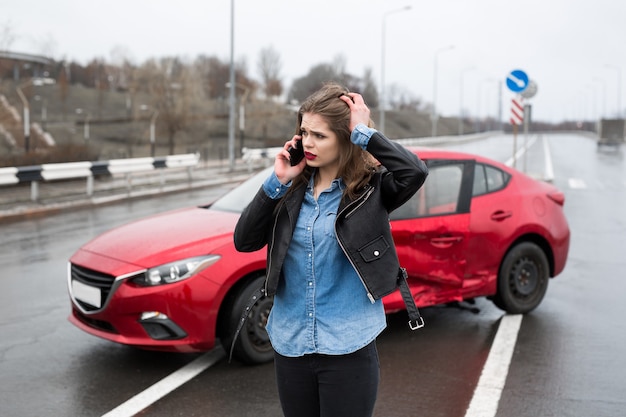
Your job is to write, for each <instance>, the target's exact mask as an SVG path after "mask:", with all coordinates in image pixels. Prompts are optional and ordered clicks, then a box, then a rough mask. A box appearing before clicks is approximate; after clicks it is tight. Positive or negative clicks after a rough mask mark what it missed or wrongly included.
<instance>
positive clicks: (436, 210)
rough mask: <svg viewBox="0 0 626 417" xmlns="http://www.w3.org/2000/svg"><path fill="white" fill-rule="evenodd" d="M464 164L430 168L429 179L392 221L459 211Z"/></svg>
mask: <svg viewBox="0 0 626 417" xmlns="http://www.w3.org/2000/svg"><path fill="white" fill-rule="evenodd" d="M463 168H464V164H463V163H462V162H460V163H452V164H446V165H435V166H429V167H428V171H429V172H428V178H426V182H425V183H424V185H423V186H422V188H420V189H419V191H418V192H417V193H416V194H415V195H414V196H413V197H411V199H410V200H409V201H407V202H406V203H405V204H404V205H402V206H401V207H399V208H398V209H396V210H394V211H393V212H392V213H391V214H390V218H391V220H401V219H412V218H416V217H428V216H437V215H444V214H453V213H456V212H457V211H458V202H459V195H460V191H461V185H462V179H463Z"/></svg>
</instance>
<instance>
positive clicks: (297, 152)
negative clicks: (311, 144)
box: [287, 140, 304, 167]
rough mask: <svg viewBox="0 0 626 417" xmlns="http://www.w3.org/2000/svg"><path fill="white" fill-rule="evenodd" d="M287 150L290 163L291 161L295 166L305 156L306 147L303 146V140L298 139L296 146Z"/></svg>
mask: <svg viewBox="0 0 626 417" xmlns="http://www.w3.org/2000/svg"><path fill="white" fill-rule="evenodd" d="M287 152H289V163H291V166H292V167H293V166H296V165H298V164H299V163H300V161H302V158H304V148H303V147H302V141H301V140H297V141H296V146H295V147H293V146H290V147H289V149H287Z"/></svg>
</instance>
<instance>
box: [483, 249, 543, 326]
mask: <svg viewBox="0 0 626 417" xmlns="http://www.w3.org/2000/svg"><path fill="white" fill-rule="evenodd" d="M549 279H550V267H549V265H548V259H547V257H546V254H545V253H544V252H543V250H542V249H541V248H540V247H539V246H537V245H536V244H534V243H531V242H522V243H520V244H518V245H516V246H515V247H513V248H512V249H511V250H510V251H509V252H508V253H507V254H506V256H505V257H504V260H503V261H502V265H501V266H500V271H499V273H498V291H497V293H496V295H495V297H494V298H493V302H494V304H495V305H496V306H498V307H499V308H501V309H502V310H504V311H506V312H507V313H510V314H524V313H528V312H530V311H532V310H534V309H535V308H536V307H537V306H538V305H539V304H540V303H541V300H543V297H544V295H545V294H546V291H547V289H548V280H549Z"/></svg>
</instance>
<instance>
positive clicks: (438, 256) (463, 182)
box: [390, 160, 475, 288]
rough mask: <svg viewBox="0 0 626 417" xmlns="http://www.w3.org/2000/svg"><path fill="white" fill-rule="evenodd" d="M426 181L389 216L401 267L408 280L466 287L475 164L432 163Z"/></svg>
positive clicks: (470, 161)
mask: <svg viewBox="0 0 626 417" xmlns="http://www.w3.org/2000/svg"><path fill="white" fill-rule="evenodd" d="M426 163H427V165H428V169H429V174H428V178H427V179H426V182H425V183H424V185H423V186H422V188H421V189H420V190H419V191H418V192H417V193H416V194H415V195H414V196H413V197H412V198H411V199H410V200H409V201H408V202H407V203H405V204H404V205H403V206H402V207H400V208H398V209H397V210H395V211H394V212H392V213H391V215H390V218H391V220H392V229H391V230H392V233H393V237H394V241H395V243H396V248H397V251H398V256H399V258H400V264H401V265H402V266H403V267H404V268H406V269H407V273H408V275H409V278H415V279H418V280H420V281H428V282H430V283H433V284H435V283H436V284H440V285H442V286H445V287H453V288H458V287H461V286H462V285H463V277H464V274H465V269H466V260H465V250H466V247H467V242H468V233H469V220H470V212H469V209H470V205H471V195H472V183H473V176H474V165H475V161H474V160H428V161H426Z"/></svg>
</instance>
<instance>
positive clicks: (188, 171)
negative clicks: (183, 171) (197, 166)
mask: <svg viewBox="0 0 626 417" xmlns="http://www.w3.org/2000/svg"><path fill="white" fill-rule="evenodd" d="M191 168H192V167H190V166H188V167H187V178H188V179H189V182H191V181H192V179H193V178H192V177H191Z"/></svg>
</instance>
